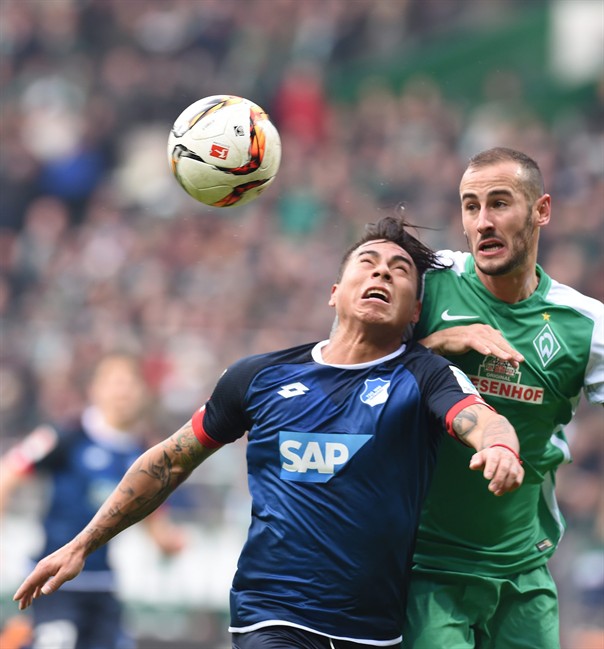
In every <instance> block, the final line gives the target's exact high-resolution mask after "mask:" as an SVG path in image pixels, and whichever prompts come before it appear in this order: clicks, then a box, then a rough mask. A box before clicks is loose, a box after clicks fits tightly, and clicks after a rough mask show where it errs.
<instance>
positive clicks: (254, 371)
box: [218, 343, 316, 391]
mask: <svg viewBox="0 0 604 649" xmlns="http://www.w3.org/2000/svg"><path fill="white" fill-rule="evenodd" d="M315 345H316V343H307V344H304V345H299V346H297V347H290V348H288V349H281V350H278V351H274V352H267V353H263V354H255V355H253V356H246V357H244V358H241V359H239V360H238V361H236V362H235V363H233V364H232V365H230V366H229V367H228V368H227V369H226V370H225V371H224V373H223V374H222V376H221V377H220V379H219V381H218V386H219V387H220V388H221V390H222V389H224V387H225V386H228V387H229V388H230V389H232V388H233V387H235V386H236V388H237V390H239V391H245V390H246V389H247V387H248V386H249V385H250V384H251V382H252V381H253V380H254V378H255V377H256V376H257V375H258V374H260V373H261V372H263V371H265V370H267V369H270V368H273V367H277V366H279V365H284V364H297V363H304V362H308V361H310V360H312V356H311V352H312V349H313V347H314V346H315Z"/></svg>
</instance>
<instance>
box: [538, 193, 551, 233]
mask: <svg viewBox="0 0 604 649" xmlns="http://www.w3.org/2000/svg"><path fill="white" fill-rule="evenodd" d="M534 209H535V211H536V212H537V221H536V225H537V226H538V227H543V226H544V225H547V224H548V223H549V220H550V217H551V215H552V197H551V196H550V195H549V194H543V196H541V197H540V198H538V199H537V201H536V202H535V208H534Z"/></svg>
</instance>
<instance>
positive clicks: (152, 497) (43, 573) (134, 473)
mask: <svg viewBox="0 0 604 649" xmlns="http://www.w3.org/2000/svg"><path fill="white" fill-rule="evenodd" d="M213 452H214V450H210V449H207V448H205V447H204V446H202V445H201V444H200V443H199V441H198V440H197V438H196V437H195V435H194V433H193V429H192V427H191V422H190V421H189V422H187V423H186V424H185V425H184V426H183V427H182V428H181V429H180V430H179V431H177V432H176V433H174V434H173V435H172V436H171V437H169V438H168V439H166V440H164V441H163V442H160V443H159V444H156V445H155V446H153V447H152V448H150V449H149V450H148V451H146V452H145V453H143V454H142V455H141V456H140V457H139V458H138V459H137V460H136V461H135V462H134V464H133V465H132V467H131V468H130V469H129V470H128V472H127V473H126V474H125V475H124V477H123V478H122V480H121V481H120V483H119V484H118V486H117V487H116V488H115V490H114V491H113V493H112V494H111V495H110V496H109V497H108V498H107V500H106V501H105V502H104V504H103V505H102V506H101V508H100V509H99V511H98V512H97V513H96V514H95V516H94V517H93V519H92V520H91V521H90V523H89V524H88V525H87V527H86V528H85V529H84V530H82V532H80V533H79V534H78V535H77V536H76V537H75V538H74V539H72V540H71V541H70V542H69V543H67V544H66V545H64V546H63V547H62V548H59V549H58V550H57V551H56V552H53V553H52V554H50V555H49V556H47V557H45V558H44V559H42V560H41V561H40V562H39V563H38V565H37V566H36V567H35V568H34V570H33V572H32V573H31V574H30V575H29V577H27V579H26V580H25V581H24V582H23V583H22V584H21V586H20V587H19V589H18V590H17V592H16V593H15V595H14V597H13V599H14V600H15V601H18V602H19V609H20V610H23V609H25V608H27V607H28V606H29V605H30V604H31V603H32V601H33V599H35V598H36V597H38V596H39V595H41V594H44V595H48V594H50V593H53V592H54V591H55V590H57V589H58V588H59V587H60V586H61V585H62V584H63V583H65V582H66V581H68V580H70V579H73V578H74V577H76V576H77V575H78V574H79V573H80V572H81V571H82V569H83V567H84V562H85V560H86V557H87V556H88V555H89V554H90V553H92V552H94V551H95V550H96V549H97V548H99V547H100V546H102V545H104V544H105V543H107V542H108V541H109V540H110V539H112V538H113V537H114V536H116V535H117V534H119V533H120V532H121V531H123V530H125V529H126V528H127V527H130V526H131V525H133V524H134V523H137V522H138V521H140V520H142V519H143V518H145V517H146V516H148V515H149V514H150V513H151V512H152V511H154V510H155V509H157V507H159V505H161V504H162V503H163V502H164V501H165V500H166V498H167V497H168V496H169V495H170V494H171V493H172V492H173V491H174V489H176V487H178V485H180V484H181V483H182V482H184V481H185V480H186V479H187V478H188V477H189V475H190V474H191V472H192V471H193V470H194V469H195V468H196V467H197V466H199V465H200V464H201V463H202V462H203V461H204V460H205V459H207V458H208V457H209V456H210V455H211V454H212V453H213Z"/></svg>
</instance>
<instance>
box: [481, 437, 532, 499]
mask: <svg viewBox="0 0 604 649" xmlns="http://www.w3.org/2000/svg"><path fill="white" fill-rule="evenodd" d="M470 469H472V471H480V470H482V471H483V475H484V477H485V478H486V479H487V480H490V481H491V482H490V483H489V491H492V492H493V493H494V494H495V495H496V496H503V494H506V493H509V492H511V491H515V490H516V489H518V487H519V486H520V485H521V484H522V481H523V480H524V469H523V468H522V464H521V463H520V461H519V460H518V458H517V457H516V455H515V454H514V453H513V452H512V451H511V450H510V449H507V448H505V447H504V446H489V447H488V448H485V449H483V450H482V451H479V452H478V453H475V454H474V455H473V456H472V458H471V459H470Z"/></svg>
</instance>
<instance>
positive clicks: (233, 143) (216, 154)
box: [168, 95, 281, 207]
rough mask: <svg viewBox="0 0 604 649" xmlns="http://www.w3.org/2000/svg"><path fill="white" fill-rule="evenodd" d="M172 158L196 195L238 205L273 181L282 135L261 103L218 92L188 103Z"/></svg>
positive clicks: (171, 143) (174, 135)
mask: <svg viewBox="0 0 604 649" xmlns="http://www.w3.org/2000/svg"><path fill="white" fill-rule="evenodd" d="M168 160H169V163H170V166H171V168H172V172H173V173H174V176H175V177H176V180H178V182H179V183H180V185H181V186H182V187H183V189H184V190H185V191H186V192H187V193H188V194H190V195H191V196H192V197H193V198H194V199H196V200H198V201H200V202H202V203H205V204H206V205H212V206H213V207H233V206H236V205H243V204H245V203H249V202H250V201H251V200H253V199H255V198H257V197H258V196H259V195H260V194H261V193H262V192H263V191H264V190H265V189H266V188H267V187H268V186H269V185H270V184H271V183H272V182H273V180H274V179H275V175H276V174H277V171H278V169H279V164H280V162H281V140H280V138H279V132H278V131H277V129H276V128H275V126H274V124H273V123H272V122H271V121H270V119H269V117H268V115H267V114H266V113H265V112H264V110H262V108H260V106H257V105H256V104H254V103H253V102H251V101H249V100H248V99H244V98H243V97H236V96H234V95H214V96H212V97H205V98H204V99H199V100H198V101H196V102H195V103H193V104H191V105H190V106H189V107H188V108H185V110H184V111H183V112H182V113H181V114H180V115H179V117H178V118H177V120H176V121H175V122H174V125H173V126H172V130H171V132H170V136H169V138H168Z"/></svg>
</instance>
